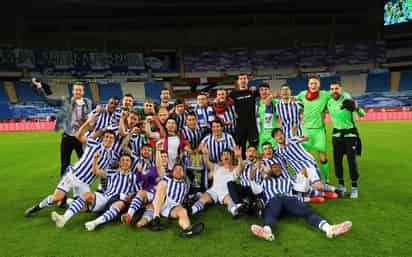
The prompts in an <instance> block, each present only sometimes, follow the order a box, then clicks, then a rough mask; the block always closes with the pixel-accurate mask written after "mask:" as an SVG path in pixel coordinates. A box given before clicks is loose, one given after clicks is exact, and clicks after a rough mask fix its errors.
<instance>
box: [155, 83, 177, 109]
mask: <svg viewBox="0 0 412 257" xmlns="http://www.w3.org/2000/svg"><path fill="white" fill-rule="evenodd" d="M170 95H171V92H170V90H169V89H167V88H163V89H162V90H161V91H160V103H159V105H157V110H158V111H159V110H160V108H166V109H167V111H168V112H169V111H171V110H172V109H173V104H172V103H171V102H170Z"/></svg>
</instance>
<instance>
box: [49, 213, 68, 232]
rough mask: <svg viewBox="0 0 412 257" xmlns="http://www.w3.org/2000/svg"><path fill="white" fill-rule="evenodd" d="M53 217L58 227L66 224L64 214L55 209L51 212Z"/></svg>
mask: <svg viewBox="0 0 412 257" xmlns="http://www.w3.org/2000/svg"><path fill="white" fill-rule="evenodd" d="M51 219H52V220H53V221H54V222H55V223H56V227H58V228H63V227H64V225H65V224H66V222H65V221H64V217H63V215H60V214H58V213H57V212H55V211H54V212H52V213H51Z"/></svg>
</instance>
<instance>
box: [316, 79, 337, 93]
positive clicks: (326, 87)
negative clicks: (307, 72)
mask: <svg viewBox="0 0 412 257" xmlns="http://www.w3.org/2000/svg"><path fill="white" fill-rule="evenodd" d="M334 81H340V77H339V76H331V77H322V78H321V79H320V89H321V90H326V91H329V84H330V83H331V82H334Z"/></svg>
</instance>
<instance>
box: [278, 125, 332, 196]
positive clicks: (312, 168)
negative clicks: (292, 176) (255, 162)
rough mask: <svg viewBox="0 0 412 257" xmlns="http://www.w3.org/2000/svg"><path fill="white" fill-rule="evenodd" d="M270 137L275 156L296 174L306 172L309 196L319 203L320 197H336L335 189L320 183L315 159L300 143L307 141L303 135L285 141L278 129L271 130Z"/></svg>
mask: <svg viewBox="0 0 412 257" xmlns="http://www.w3.org/2000/svg"><path fill="white" fill-rule="evenodd" d="M272 136H273V138H274V139H275V140H276V142H277V143H278V145H277V146H276V148H275V150H274V152H275V155H276V156H277V157H279V158H280V159H283V160H285V161H287V162H288V163H289V164H290V165H291V166H292V167H293V169H294V170H295V173H296V174H298V173H300V172H302V171H303V170H305V171H306V172H307V174H308V178H309V181H310V184H311V186H312V189H311V191H310V192H309V195H310V196H316V197H319V198H320V201H319V202H323V199H322V197H326V198H337V197H338V194H337V193H335V190H336V189H335V187H333V186H331V185H329V184H328V183H322V182H321V177H320V171H319V168H318V165H317V163H316V161H315V159H314V158H313V156H312V155H311V154H310V153H309V152H308V151H306V150H305V148H304V147H303V146H302V144H301V142H302V141H304V140H307V136H305V135H304V136H302V137H293V138H289V139H285V136H284V134H283V131H282V130H281V129H279V128H276V129H274V130H273V132H272Z"/></svg>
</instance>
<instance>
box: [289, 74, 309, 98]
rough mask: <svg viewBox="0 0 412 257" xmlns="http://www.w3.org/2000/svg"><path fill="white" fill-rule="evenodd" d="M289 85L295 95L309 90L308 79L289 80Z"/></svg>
mask: <svg viewBox="0 0 412 257" xmlns="http://www.w3.org/2000/svg"><path fill="white" fill-rule="evenodd" d="M287 83H288V84H289V86H290V88H291V90H292V92H293V94H295V95H296V94H299V92H300V91H303V90H306V89H307V88H308V80H307V78H293V79H287Z"/></svg>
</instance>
